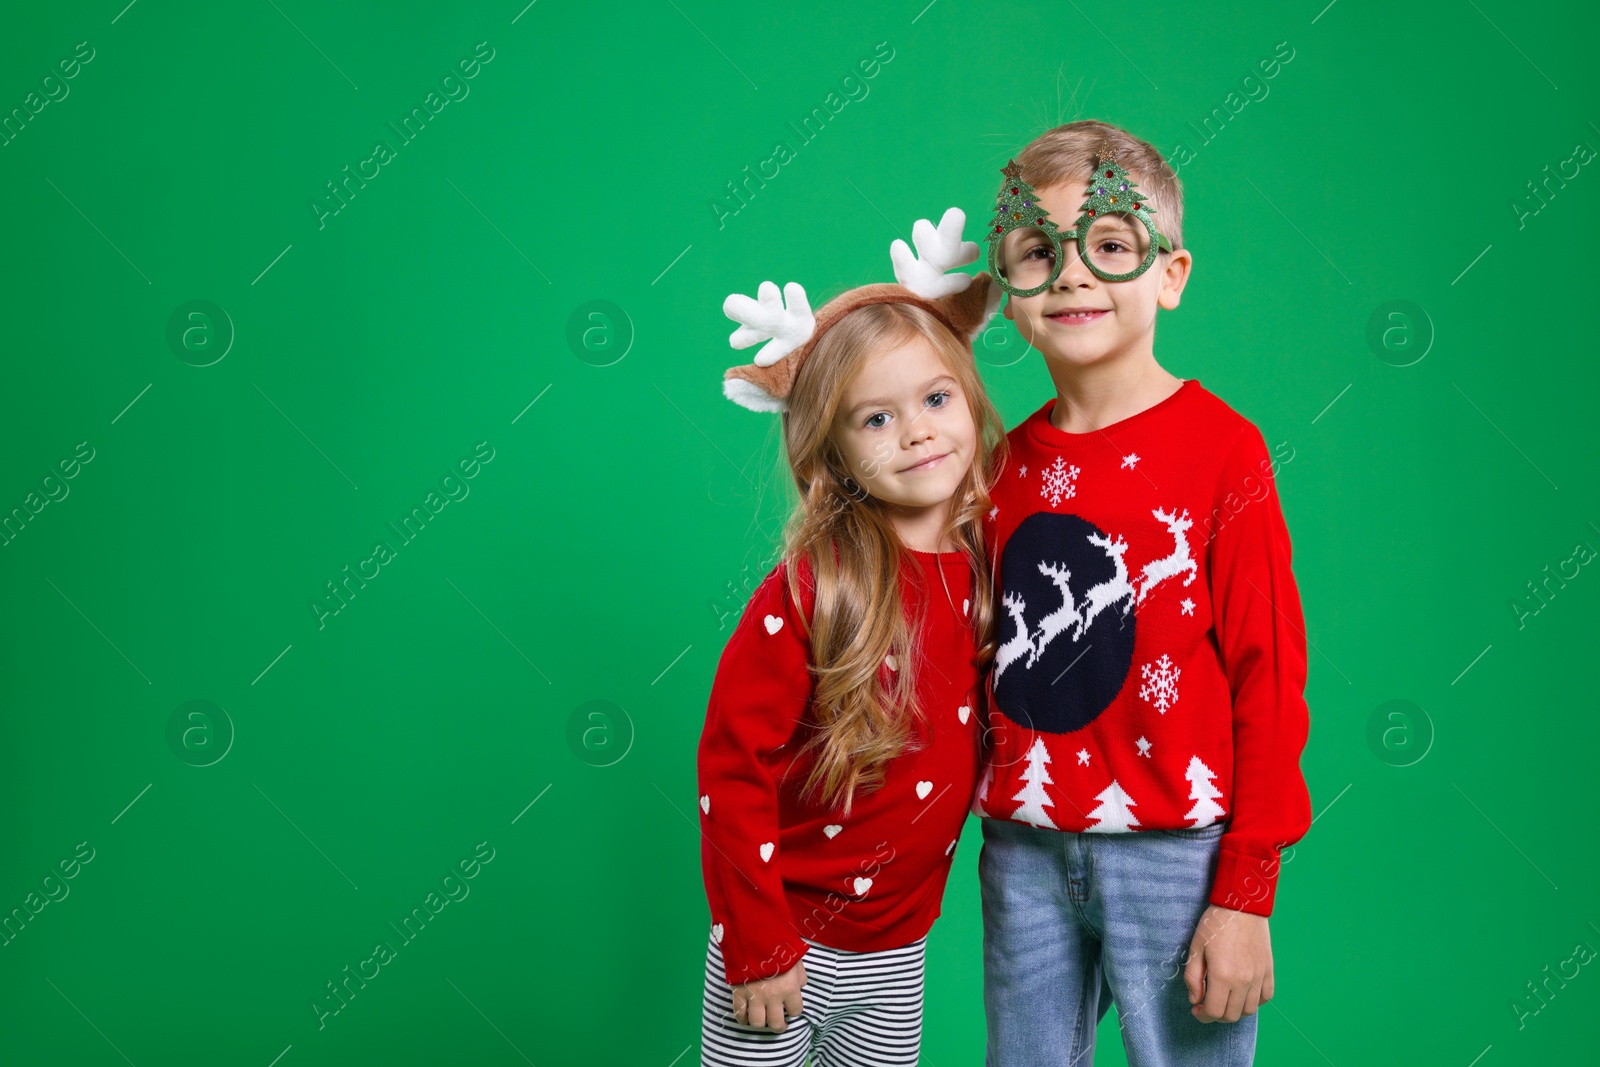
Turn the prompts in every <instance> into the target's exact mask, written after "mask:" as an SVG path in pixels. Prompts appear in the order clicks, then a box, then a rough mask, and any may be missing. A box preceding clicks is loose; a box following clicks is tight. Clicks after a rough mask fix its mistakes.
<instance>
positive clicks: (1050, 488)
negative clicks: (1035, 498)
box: [1039, 456, 1078, 507]
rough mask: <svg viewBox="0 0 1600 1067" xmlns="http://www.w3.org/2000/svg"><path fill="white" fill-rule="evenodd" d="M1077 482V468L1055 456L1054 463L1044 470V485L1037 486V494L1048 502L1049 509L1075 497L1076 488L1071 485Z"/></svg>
mask: <svg viewBox="0 0 1600 1067" xmlns="http://www.w3.org/2000/svg"><path fill="white" fill-rule="evenodd" d="M1077 480H1078V468H1077V466H1075V465H1073V466H1069V465H1067V464H1066V463H1064V462H1063V461H1062V459H1061V457H1060V456H1057V457H1056V461H1055V462H1054V463H1052V464H1050V466H1048V467H1046V468H1045V469H1044V484H1042V485H1041V486H1039V494H1040V495H1041V496H1043V497H1044V498H1045V499H1047V500H1049V501H1050V506H1051V507H1055V506H1056V505H1057V504H1059V503H1061V502H1062V501H1063V500H1071V499H1072V498H1073V497H1074V496H1076V495H1077V492H1078V487H1077V486H1076V485H1073V484H1072V483H1073V482H1075V481H1077Z"/></svg>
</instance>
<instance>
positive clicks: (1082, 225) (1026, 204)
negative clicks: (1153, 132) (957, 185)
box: [989, 159, 1172, 296]
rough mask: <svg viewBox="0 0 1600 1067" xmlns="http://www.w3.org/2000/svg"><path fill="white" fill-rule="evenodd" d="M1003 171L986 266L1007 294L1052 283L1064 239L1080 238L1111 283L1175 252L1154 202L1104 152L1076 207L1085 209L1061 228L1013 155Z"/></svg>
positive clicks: (1090, 263)
mask: <svg viewBox="0 0 1600 1067" xmlns="http://www.w3.org/2000/svg"><path fill="white" fill-rule="evenodd" d="M1001 173H1002V174H1004V175H1005V178H1006V181H1005V185H1004V186H1003V187H1002V188H1001V190H1000V199H999V203H998V204H997V205H996V207H995V216H994V224H993V225H992V226H991V227H990V229H989V273H990V274H991V275H993V276H994V278H995V279H996V280H997V281H998V282H999V283H1000V287H1001V288H1002V289H1004V290H1005V291H1006V292H1008V293H1010V294H1011V295H1012V296H1033V295H1035V294H1037V293H1042V292H1044V291H1045V290H1046V289H1048V288H1050V286H1052V285H1054V284H1055V281H1056V279H1057V278H1058V277H1060V276H1061V268H1062V265H1063V263H1064V262H1065V258H1064V257H1063V255H1062V250H1061V246H1062V245H1063V244H1064V243H1065V242H1067V241H1078V242H1079V246H1080V252H1079V256H1080V257H1081V258H1082V259H1083V263H1084V265H1085V266H1086V267H1088V268H1089V269H1090V270H1091V271H1093V272H1094V273H1095V275H1096V276H1097V277H1099V278H1102V279H1104V280H1105V281H1108V282H1125V281H1128V280H1129V279H1131V278H1137V277H1138V276H1139V275H1141V274H1143V273H1144V272H1145V271H1147V270H1149V269H1150V264H1152V263H1154V262H1155V259H1156V253H1157V252H1170V251H1172V242H1170V241H1168V240H1167V238H1166V237H1165V236H1163V235H1162V234H1161V232H1160V231H1159V230H1157V229H1156V225H1155V223H1154V222H1153V221H1151V218H1150V216H1151V214H1152V213H1153V212H1154V211H1155V208H1153V207H1151V206H1150V204H1149V203H1148V202H1147V201H1146V200H1145V199H1144V194H1143V193H1141V192H1140V191H1139V187H1138V186H1137V185H1135V184H1134V181H1133V179H1132V178H1131V177H1129V176H1128V172H1127V171H1126V170H1124V169H1122V168H1121V167H1120V166H1118V165H1117V163H1116V161H1115V160H1112V159H1102V160H1101V161H1100V165H1099V166H1098V167H1096V168H1095V172H1094V176H1093V177H1092V178H1091V179H1090V181H1089V187H1088V189H1087V190H1085V192H1086V193H1087V194H1088V199H1087V200H1085V201H1084V202H1083V206H1082V207H1081V208H1080V209H1079V210H1080V211H1082V212H1083V214H1081V215H1080V216H1078V222H1077V225H1076V226H1074V227H1073V228H1072V229H1070V230H1067V231H1065V232H1063V231H1061V230H1058V229H1056V224H1055V222H1054V221H1053V220H1052V219H1051V218H1050V213H1049V212H1048V211H1046V210H1045V209H1044V208H1043V207H1042V206H1041V205H1040V204H1039V198H1038V195H1037V194H1036V193H1035V192H1034V190H1033V186H1031V185H1029V184H1028V183H1027V182H1025V181H1023V180H1022V167H1021V166H1019V165H1018V164H1017V162H1016V161H1015V160H1012V161H1011V162H1009V163H1007V164H1006V166H1005V168H1004V169H1003V170H1002V171H1001Z"/></svg>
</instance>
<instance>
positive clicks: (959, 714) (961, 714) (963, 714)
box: [956, 704, 972, 726]
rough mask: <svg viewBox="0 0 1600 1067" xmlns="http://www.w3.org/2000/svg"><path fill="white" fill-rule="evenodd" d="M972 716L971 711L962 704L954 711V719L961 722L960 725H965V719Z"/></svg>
mask: <svg viewBox="0 0 1600 1067" xmlns="http://www.w3.org/2000/svg"><path fill="white" fill-rule="evenodd" d="M971 714H972V709H971V708H969V707H967V705H965V704H963V705H961V706H960V707H959V708H957V709H956V718H958V719H960V720H961V725H963V726H965V725H966V724H967V717H968V716H969V715H971Z"/></svg>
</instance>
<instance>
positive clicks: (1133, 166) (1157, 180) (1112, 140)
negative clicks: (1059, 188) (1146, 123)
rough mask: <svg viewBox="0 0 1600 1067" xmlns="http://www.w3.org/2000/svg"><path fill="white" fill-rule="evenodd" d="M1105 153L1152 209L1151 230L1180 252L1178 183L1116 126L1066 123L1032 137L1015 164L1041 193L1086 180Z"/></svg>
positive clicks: (1146, 147) (1144, 145)
mask: <svg viewBox="0 0 1600 1067" xmlns="http://www.w3.org/2000/svg"><path fill="white" fill-rule="evenodd" d="M1107 151H1109V152H1110V153H1111V155H1112V157H1113V158H1114V159H1115V160H1116V161H1117V163H1118V164H1119V165H1120V166H1122V167H1123V168H1124V169H1126V170H1127V171H1128V172H1129V173H1130V174H1132V175H1133V180H1134V181H1136V182H1138V184H1139V188H1140V189H1142V190H1143V191H1144V194H1145V198H1146V200H1147V201H1148V202H1149V203H1150V205H1151V206H1152V207H1154V208H1155V214H1154V221H1155V224H1156V229H1158V230H1160V231H1161V232H1162V234H1163V235H1165V236H1166V238H1167V240H1168V241H1171V242H1172V247H1173V249H1174V250H1176V249H1179V248H1182V247H1183V183H1182V182H1180V181H1179V180H1178V175H1177V172H1176V171H1174V170H1173V169H1172V168H1171V167H1169V166H1168V165H1167V161H1166V160H1165V159H1163V158H1162V156H1161V153H1160V152H1158V151H1156V149H1155V146H1153V145H1151V144H1150V143H1149V142H1147V141H1141V140H1140V139H1139V138H1137V137H1135V136H1134V135H1133V134H1131V133H1129V132H1128V131H1127V130H1124V129H1122V128H1121V127H1120V126H1113V125H1111V124H1110V123H1109V122H1101V121H1099V120H1098V119H1082V120H1080V121H1078V122H1069V123H1067V124H1066V125H1065V126H1057V127H1056V128H1055V129H1053V130H1047V131H1045V132H1044V133H1042V134H1040V135H1039V136H1038V137H1035V138H1034V139H1033V140H1032V141H1031V142H1029V144H1028V147H1026V148H1024V149H1023V150H1022V152H1021V153H1020V154H1018V156H1017V157H1016V160H1017V162H1018V163H1019V164H1021V166H1022V180H1023V181H1025V182H1027V183H1028V184H1029V185H1031V186H1033V187H1034V188H1035V189H1043V188H1044V187H1045V186H1047V185H1057V184H1060V183H1061V182H1066V181H1071V182H1077V181H1079V180H1081V179H1084V178H1086V176H1087V175H1089V174H1090V173H1092V172H1093V170H1094V168H1095V164H1097V163H1099V161H1100V159H1101V158H1102V156H1103V154H1104V153H1105V152H1107ZM1073 192H1074V193H1077V192H1079V190H1077V189H1074V190H1073ZM1076 221H1077V219H1076V218H1071V219H1056V220H1055V223H1056V225H1057V226H1059V227H1061V228H1062V229H1063V230H1065V229H1068V228H1070V227H1071V226H1072V225H1073V223H1075V222H1076Z"/></svg>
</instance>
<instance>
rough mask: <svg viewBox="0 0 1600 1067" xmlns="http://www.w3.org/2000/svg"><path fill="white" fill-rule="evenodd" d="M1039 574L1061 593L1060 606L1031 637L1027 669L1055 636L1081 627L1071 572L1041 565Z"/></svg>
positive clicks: (1052, 564) (1054, 564)
mask: <svg viewBox="0 0 1600 1067" xmlns="http://www.w3.org/2000/svg"><path fill="white" fill-rule="evenodd" d="M1039 573H1040V574H1043V575H1044V576H1045V577H1046V578H1049V579H1050V580H1051V581H1052V582H1054V583H1056V588H1057V589H1059V590H1060V591H1061V606H1060V607H1059V608H1056V610H1054V611H1052V612H1051V613H1050V614H1048V615H1046V616H1045V617H1044V618H1042V619H1040V620H1039V632H1038V633H1036V634H1035V635H1034V637H1033V652H1032V653H1031V654H1030V655H1029V656H1028V663H1027V665H1028V666H1029V667H1032V666H1033V665H1034V663H1035V662H1036V661H1037V660H1038V659H1039V657H1040V656H1042V655H1043V654H1044V646H1046V645H1048V644H1049V643H1050V642H1051V641H1053V640H1055V638H1056V635H1057V634H1060V633H1062V632H1064V631H1065V630H1067V629H1069V628H1071V627H1073V626H1080V627H1081V625H1082V621H1083V620H1082V618H1081V617H1080V616H1079V614H1078V602H1077V599H1076V598H1075V597H1074V596H1073V595H1072V572H1071V571H1069V570H1067V569H1066V568H1065V567H1063V566H1061V565H1060V564H1056V563H1041V564H1039ZM1074 640H1076V638H1074Z"/></svg>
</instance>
